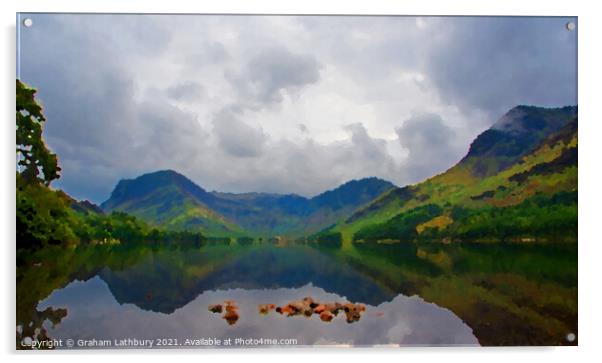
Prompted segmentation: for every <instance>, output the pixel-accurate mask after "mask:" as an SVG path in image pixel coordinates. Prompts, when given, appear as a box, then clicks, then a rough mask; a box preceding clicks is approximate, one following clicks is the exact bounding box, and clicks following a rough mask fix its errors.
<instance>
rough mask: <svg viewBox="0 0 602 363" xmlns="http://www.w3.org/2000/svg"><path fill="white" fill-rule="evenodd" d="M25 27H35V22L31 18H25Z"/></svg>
mask: <svg viewBox="0 0 602 363" xmlns="http://www.w3.org/2000/svg"><path fill="white" fill-rule="evenodd" d="M23 25H24V26H25V27H27V28H29V27H30V26H32V25H33V20H31V18H25V19H23Z"/></svg>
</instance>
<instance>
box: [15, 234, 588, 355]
mask: <svg viewBox="0 0 602 363" xmlns="http://www.w3.org/2000/svg"><path fill="white" fill-rule="evenodd" d="M304 298H305V299H306V300H305V301H304V300H303V299H304ZM310 303H311V304H310ZM337 303H338V304H340V305H336V304H337ZM303 304H305V305H303ZM335 305H336V306H338V310H333V311H334V312H335V313H336V314H329V313H327V312H326V313H323V314H320V313H319V309H321V307H322V308H325V309H326V310H328V309H332V308H333V307H334V306H335ZM288 306H291V307H293V308H294V306H300V307H298V308H297V310H295V311H294V312H293V313H291V312H290V311H288V310H287V309H288V308H287V307H288ZM303 306H305V307H307V306H311V308H303ZM210 308H211V309H212V310H213V311H210ZM278 310H279V311H278ZM289 315H290V316H289ZM570 334H575V335H576V334H577V245H576V244H568V243H567V244H563V243H558V244H545V245H543V244H470V243H463V244H454V245H444V244H434V243H433V244H411V243H408V244H405V243H404V244H399V243H397V244H356V245H351V244H350V245H344V246H343V247H342V248H332V247H330V248H325V247H318V246H315V245H311V246H310V245H296V244H290V245H282V246H281V245H273V244H268V243H263V244H262V243H259V242H257V241H256V242H254V243H251V244H247V245H240V244H238V243H236V242H232V243H231V244H212V245H204V246H162V245H134V246H133V245H113V246H107V245H102V246H88V247H78V248H75V249H68V250H65V249H60V248H58V247H57V248H45V249H43V250H40V251H38V252H36V253H35V254H28V255H27V256H25V257H21V256H18V268H17V348H18V349H23V348H24V345H29V344H30V342H31V338H32V337H35V338H36V340H38V341H42V340H50V339H55V340H58V339H61V340H62V341H63V343H64V342H65V341H67V340H69V339H71V340H72V341H73V345H74V346H75V347H76V348H97V349H98V348H149V347H152V348H207V347H215V346H220V347H233V348H240V347H266V346H281V347H286V346H323V345H326V346H373V345H385V346H416V345H418V346H424V345H427V346H433V345H434V346H441V345H443V346H473V345H572V344H577V340H576V339H571V338H572V337H573V336H569V335H570ZM567 337H569V338H567ZM151 344H152V345H151ZM56 348H59V349H60V348H64V346H63V347H60V346H56Z"/></svg>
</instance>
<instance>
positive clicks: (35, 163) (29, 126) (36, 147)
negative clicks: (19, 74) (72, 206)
mask: <svg viewBox="0 0 602 363" xmlns="http://www.w3.org/2000/svg"><path fill="white" fill-rule="evenodd" d="M35 94H36V90H35V89H33V88H31V87H29V86H27V85H26V84H24V83H23V82H21V81H19V80H17V94H16V101H17V102H16V106H17V107H16V109H17V112H16V119H17V158H18V160H19V161H18V165H19V166H20V167H23V168H24V169H23V171H22V172H21V174H22V175H23V178H24V179H25V180H26V181H29V182H33V181H39V182H42V183H44V184H46V185H49V184H50V182H51V181H52V180H54V179H57V178H59V172H60V171H61V168H60V167H59V166H58V160H57V157H56V154H53V153H52V152H50V150H48V147H47V146H46V144H45V143H44V140H43V139H42V128H43V122H45V121H46V118H45V117H44V114H43V112H42V106H40V104H39V103H38V102H37V101H36V100H35Z"/></svg>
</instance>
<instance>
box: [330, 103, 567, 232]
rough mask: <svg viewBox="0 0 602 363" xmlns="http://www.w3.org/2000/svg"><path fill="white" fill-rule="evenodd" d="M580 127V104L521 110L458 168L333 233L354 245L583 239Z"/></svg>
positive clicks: (367, 209) (480, 141) (383, 199)
mask: <svg viewBox="0 0 602 363" xmlns="http://www.w3.org/2000/svg"><path fill="white" fill-rule="evenodd" d="M577 129H578V125H577V107H563V108H541V107H533V106H518V107H515V108H513V109H512V110H510V111H509V112H508V113H506V114H505V115H504V116H503V117H502V118H501V119H500V120H498V121H497V122H496V123H494V124H493V126H492V127H491V128H490V129H488V130H486V131H485V132H483V133H482V134H480V135H479V136H478V137H477V138H476V139H475V140H474V142H473V143H472V144H471V146H470V149H469V151H468V153H467V155H466V156H465V157H464V158H463V159H462V160H461V161H460V162H458V164H456V165H455V166H453V167H452V168H450V169H449V170H447V171H446V172H444V173H442V174H440V175H437V176H434V177H432V178H430V179H428V180H426V181H424V182H421V183H418V184H416V185H411V186H406V187H403V188H395V189H392V190H391V191H389V192H387V193H385V194H383V195H382V196H380V197H378V198H377V199H375V200H374V201H373V202H371V203H369V204H367V205H365V206H364V207H362V208H360V209H359V210H357V211H355V212H354V213H353V214H352V215H351V216H350V217H349V218H347V219H346V220H344V221H342V222H340V223H338V224H337V226H335V227H333V228H331V229H330V231H332V232H341V233H342V235H343V237H344V238H345V239H348V240H350V239H352V240H354V241H381V240H416V239H421V238H427V239H443V240H445V241H450V240H532V239H540V240H550V239H554V238H558V239H566V240H576V233H577Z"/></svg>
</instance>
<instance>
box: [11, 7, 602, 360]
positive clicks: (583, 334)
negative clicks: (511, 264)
mask: <svg viewBox="0 0 602 363" xmlns="http://www.w3.org/2000/svg"><path fill="white" fill-rule="evenodd" d="M0 7H1V9H2V10H3V11H2V12H0V14H1V15H0V17H1V19H2V39H3V52H2V54H3V56H2V63H3V67H2V72H1V75H2V87H0V102H2V110H3V111H4V112H3V115H4V117H3V120H4V122H2V132H1V135H2V137H1V138H0V140H1V142H2V151H3V154H2V159H1V160H2V161H3V165H2V167H1V168H0V170H1V171H2V173H3V177H2V178H0V181H1V183H2V187H1V188H0V191H1V192H2V195H1V198H2V199H1V200H3V201H4V203H2V204H3V206H2V209H1V213H2V214H1V215H0V223H1V224H0V230H1V231H3V232H4V233H3V235H4V236H5V238H3V239H2V242H1V243H2V246H3V248H4V251H3V252H4V253H3V254H2V256H3V258H4V266H5V268H4V271H3V272H4V276H3V277H4V278H5V279H6V280H5V282H6V283H4V284H2V285H3V286H4V287H5V288H4V289H2V299H0V302H1V304H2V310H1V311H2V317H3V319H2V324H1V325H0V344H2V346H3V349H2V354H3V355H6V357H5V358H8V359H9V360H13V359H15V358H18V359H24V360H27V361H29V360H32V361H33V360H36V361H37V360H39V359H44V360H47V359H49V360H51V361H54V360H60V361H61V362H79V361H80V360H81V359H82V358H84V357H83V356H82V355H83V354H86V353H83V352H75V351H72V352H66V353H59V354H57V353H52V354H45V355H44V356H39V355H38V354H36V353H34V354H31V353H29V354H28V353H24V352H15V351H14V330H13V327H14V326H15V325H14V321H15V315H14V311H15V301H14V299H15V280H14V276H15V258H14V256H15V255H14V235H15V234H14V228H15V227H14V221H15V214H14V213H15V212H14V205H15V204H14V203H15V194H14V183H15V181H14V176H13V174H12V173H13V170H14V165H15V163H14V156H13V155H14V154H12V152H13V150H14V149H13V143H14V137H15V136H14V126H13V125H14V124H13V123H12V121H11V120H12V119H13V117H14V116H13V115H14V114H13V113H12V109H13V108H12V107H13V105H14V101H15V98H14V97H15V96H14V88H13V87H14V78H15V68H16V67H15V38H16V34H15V19H16V16H15V13H16V12H113V13H114V12H123V13H220V14H225V13H239V14H240V13H250V14H367V15H368V14H369V15H540V16H578V17H579V20H578V27H579V52H578V53H579V61H578V67H579V72H578V73H579V114H580V119H581V121H580V127H579V128H580V133H579V134H580V140H579V143H580V154H581V157H580V160H579V161H580V168H579V170H580V175H579V189H580V199H579V215H580V223H579V237H580V238H579V240H580V241H579V242H580V244H581V246H580V247H579V347H566V348H564V347H561V348H474V349H473V348H402V349H395V350H390V349H375V348H370V349H362V348H358V349H348V350H341V349H311V348H309V349H308V348H304V349H292V350H291V349H286V350H276V351H270V352H269V354H265V353H266V350H259V349H257V350H236V351H223V350H217V351H202V352H198V351H195V352H193V353H192V354H187V353H186V352H179V351H176V352H173V351H161V352H156V351H153V352H149V351H144V352H134V351H127V352H117V351H110V352H101V353H99V352H96V354H94V355H87V356H86V357H85V358H84V359H86V360H88V359H90V360H91V361H93V362H100V361H103V360H105V359H107V358H109V359H115V358H118V359H124V360H131V359H144V360H150V361H151V362H160V361H163V360H165V359H167V354H169V355H171V354H177V357H175V359H178V360H180V359H185V360H188V359H190V360H194V361H199V359H200V360H205V359H215V358H217V359H220V360H221V359H226V360H232V361H234V360H236V361H240V360H247V359H251V360H254V359H258V360H259V359H261V360H262V361H263V360H268V361H280V362H281V361H282V360H286V361H287V362H288V361H291V360H292V361H302V362H307V361H308V360H312V361H313V360H316V359H320V360H321V359H328V360H335V359H339V354H341V355H344V357H341V358H343V359H345V360H348V359H350V360H352V361H363V360H368V359H372V356H373V354H377V355H378V357H375V359H378V360H383V359H385V360H388V359H390V360H396V361H399V360H400V359H401V360H409V359H416V360H421V361H424V360H425V359H426V360H427V361H438V362H440V361H445V362H448V361H452V362H453V361H460V362H463V363H464V362H473V361H474V362H482V361H483V360H487V361H488V363H493V362H504V363H507V362H508V361H509V360H515V359H519V360H520V361H523V360H525V359H537V360H540V359H541V360H543V359H545V360H546V362H563V363H566V362H567V361H571V360H575V359H577V360H588V361H590V360H594V359H595V358H594V357H596V356H598V357H599V356H600V355H601V354H600V353H601V352H600V348H599V346H600V345H599V344H598V337H600V336H601V334H600V333H599V327H600V326H601V323H602V322H601V321H600V314H599V313H598V312H597V310H598V309H599V308H598V305H599V304H600V300H601V299H600V297H601V296H602V293H600V291H599V286H600V283H599V282H598V277H599V276H602V274H601V272H602V271H601V269H600V266H601V265H602V264H601V263H600V262H599V259H600V257H601V256H602V247H601V246H602V241H598V239H597V238H596V237H598V234H599V233H600V231H599V230H597V229H596V224H598V223H599V222H598V218H599V217H598V209H599V207H600V206H602V201H601V200H600V199H601V198H600V194H601V193H600V192H599V189H600V187H599V186H598V185H597V184H598V183H599V180H600V177H602V173H600V172H599V171H598V170H600V166H599V165H600V162H599V160H597V159H599V158H598V155H600V149H599V145H600V144H601V143H600V141H599V140H598V139H599V138H600V135H602V132H601V131H602V130H601V127H600V124H601V122H602V120H600V118H598V117H597V116H598V114H599V111H598V110H599V109H600V106H599V103H600V101H599V97H600V96H599V95H600V91H599V88H600V85H601V84H602V80H601V77H600V70H599V68H600V65H601V64H602V59H601V52H600V46H599V44H600V43H601V42H600V39H599V35H601V34H602V31H601V26H600V24H601V23H602V21H601V20H602V19H600V18H601V17H602V13H601V12H599V11H596V7H595V2H593V1H590V2H586V1H577V0H565V1H557V0H548V1H545V2H535V1H531V2H528V1H525V0H504V1H501V0H500V1H495V2H494V1H483V0H481V1H478V0H454V1H449V0H448V1H446V0H438V1H434V0H433V1H426V0H421V1H420V0H406V1H394V0H370V1H359V0H347V1H342V2H334V1H333V2H326V1H324V0H321V1H320V0H305V1H297V2H292V1H282V0H280V1H278V0H254V1H253V0H222V1H213V2H209V1H191V0H169V1H164V0H163V1H162V0H144V1H141V0H129V1H125V0H77V1H75V0H52V1H48V0H19V1H16V0H3V1H2V2H0ZM596 111H598V112H596ZM597 308H598V309H597ZM293 353H294V354H293ZM297 353H302V354H297ZM335 353H336V356H335V355H333V354H335ZM133 354H137V355H138V354H144V357H134V356H133ZM217 355H219V357H217ZM598 359H599V358H598Z"/></svg>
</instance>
